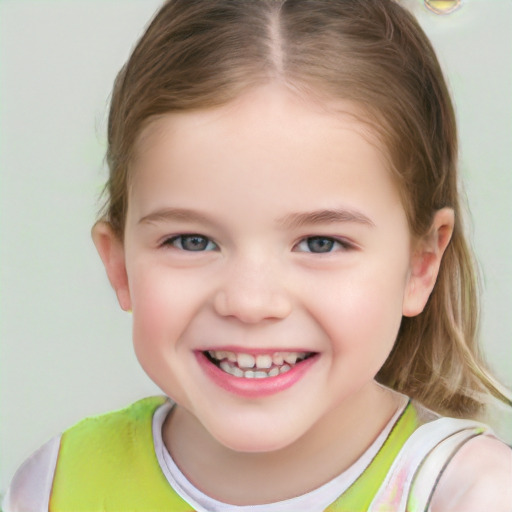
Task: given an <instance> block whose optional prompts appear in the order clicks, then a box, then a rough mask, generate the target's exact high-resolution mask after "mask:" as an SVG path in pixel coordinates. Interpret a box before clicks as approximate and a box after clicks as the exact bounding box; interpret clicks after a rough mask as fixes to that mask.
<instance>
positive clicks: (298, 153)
mask: <svg viewBox="0 0 512 512" xmlns="http://www.w3.org/2000/svg"><path fill="white" fill-rule="evenodd" d="M365 119H366V117H365V116H364V115H363V114H362V112H361V111H360V110H359V109H358V108H356V106H355V105H353V104H351V103H350V102H342V101H337V102H329V103H327V102H322V101H317V100H314V99H311V98H307V99H305V98H302V97H300V96H298V95H296V94H292V93H290V92H289V91H288V90H285V89H283V88H279V87H262V88H259V89H257V90H255V91H251V92H250V93H248V94H246V95H244V96H242V97H240V98H238V99H237V100H235V101H233V102H231V103H229V104H227V105H224V106H222V107H218V108H214V109H208V110H197V111H188V112H183V113H172V114H167V115H164V116H161V117H159V118H157V119H155V120H153V121H152V122H151V123H150V124H149V125H148V126H147V127H146V128H145V129H144V130H143V131H142V133H141V135H140V137H139V139H138V141H137V147H136V156H135V159H134V162H133V166H132V172H133V175H132V178H131V185H132V186H131V187H130V189H131V190H130V192H131V195H132V196H133V195H134V194H135V195H137V196H139V197H142V196H144V197H146V196H148V195H149V194H155V193H156V194H157V195H158V194H159V193H162V194H163V193H164V189H165V187H161V189H160V190H157V187H156V185H155V184H156V181H159V182H160V183H161V184H163V181H165V182H166V183H168V184H169V189H170V188H171V186H172V184H174V185H175V186H178V185H180V186H183V187H185V189H183V193H185V190H186V189H187V187H189V188H190V189H191V193H192V188H193V187H194V186H195V185H199V184H201V183H204V182H205V180H206V181H207V180H212V182H215V185H223V186H225V187H228V188H232V189H234V188H235V186H236V187H238V189H237V193H238V194H240V193H241V191H243V190H245V192H244V195H247V194H252V193H256V191H258V190H260V189H262V187H263V185H264V184H265V185H266V189H267V190H266V193H268V192H269V191H272V190H273V191H274V193H281V194H284V192H285V191H286V192H288V191H289V189H290V182H291V181H294V183H298V184H300V183H302V184H304V186H306V185H307V187H309V190H305V189H304V190H303V191H302V194H303V195H304V193H312V192H313V190H318V192H319V193H321V191H322V190H324V189H325V186H326V184H327V183H330V184H331V185H334V184H336V186H337V188H338V191H340V192H341V191H343V190H350V189H353V188H357V185H358V184H359V185H360V184H361V183H363V182H364V180H365V179H368V178H371V179H373V180H374V181H375V180H377V181H379V180H380V181H382V183H385V184H386V187H385V191H386V192H387V193H391V194H393V195H396V194H395V192H396V191H395V190H394V186H393V185H392V183H391V178H390V173H389V172H388V167H389V166H388V159H387V154H386V151H385V150H384V148H383V146H382V144H381V143H380V141H379V139H378V137H377V136H376V133H375V131H374V130H373V129H372V127H371V126H370V124H369V123H368V122H367V121H365ZM157 176H158V180H157ZM358 182H361V183H358ZM359 188H360V187H359ZM213 191H214V188H212V193H213ZM262 199H263V197H262ZM130 200H133V197H131V199H130Z"/></svg>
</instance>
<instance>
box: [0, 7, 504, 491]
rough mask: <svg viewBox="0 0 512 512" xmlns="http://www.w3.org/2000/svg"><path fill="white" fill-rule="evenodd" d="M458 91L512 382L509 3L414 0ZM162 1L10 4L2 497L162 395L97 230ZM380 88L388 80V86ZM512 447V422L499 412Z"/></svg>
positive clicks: (497, 328) (494, 308) (2, 158)
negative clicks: (131, 61) (77, 428)
mask: <svg viewBox="0 0 512 512" xmlns="http://www.w3.org/2000/svg"><path fill="white" fill-rule="evenodd" d="M404 3H406V4H408V5H410V6H411V8H412V9H413V10H414V11H415V12H416V13H417V15H418V16H419V18H420V21H421V23H422V25H423V26H424V28H425V30H426V31H427V33H428V34H429V35H430V37H431V38H432V40H433V42H434V44H435V46H436V48H437V49H438V52H439V53H440V58H441V61H442V64H443V66H444V68H445V70H446V73H447V75H448V79H449V82H450V85H451V88H452V90H453V91H454V95H455V103H456V107H457V114H458V118H459V122H460V135H461V150H462V153H461V168H462V171H463V176H464V181H465V184H466V190H467V195H468V197H469V203H470V204H471V211H472V227H471V232H472V233H473V234H474V237H473V240H474V245H475V248H476V252H477V254H478V258H479V261H480V263H481V266H482V269H483V277H484V284H485V293H484V306H485V316H484V319H483V340H484V347H485V351H486V353H487V354H488V357H489V360H490V361H491V362H492V364H493V366H494V367H495V369H496V371H497V373H498V374H499V375H500V376H501V378H502V379H503V380H504V381H505V382H506V383H507V384H508V385H509V386H510V385H511V384H512V376H511V373H512V372H511V370H512V348H511V346H512V308H511V306H512V301H511V289H512V258H511V257H510V253H511V248H512V243H511V238H512V228H511V221H512V170H511V169H512V0H466V1H465V2H464V6H463V8H462V9H461V10H460V11H458V12H457V13H454V14H452V15H449V16H446V17H440V16H436V15H434V14H432V13H429V12H427V11H426V10H425V9H424V8H423V6H422V2H421V0H405V1H404ZM159 4H160V1H159V0H97V1H94V0H61V1H58V0H54V1H49V0H0V20H1V21H0V52H1V53H0V73H1V76H0V109H1V110H0V113H1V125H0V173H1V174H0V180H1V181H0V187H1V190H0V194H1V195H0V222H1V224H0V229H1V232H0V263H1V266H0V279H1V281H0V286H1V288H0V314H1V323H0V329H1V331H0V336H1V354H0V356H1V367H0V368H1V381H0V385H1V388H0V393H1V396H0V398H1V402H0V407H1V408H0V421H1V431H0V450H1V452H0V456H1V466H0V470H1V473H0V492H1V491H4V490H5V488H6V486H7V482H8V481H9V479H10V478H11V476H12V474H13V472H14V470H15V468H16V467H17V466H18V465H19V463H20V462H21V461H22V460H23V459H24V458H25V457H27V456H28V455H29V454H30V453H31V452H32V451H33V450H35V449H36V448H37V447H38V446H40V445H41V444H42V443H43V442H45V441H46V440H47V439H48V438H50V437H51V436H53V435H54V434H56V433H58V432H59V431H61V430H62V429H64V428H65V427H66V426H69V425H70V424H72V423H74V422H76V421H77V420H79V419H80V418H82V417H84V416H85V415H89V414H95V413H99V412H103V411H106V410H109V409H113V408H117V407H120V406H123V405H125V404H127V403H129V402H131V401H133V400H135V399H137V398H138V397H141V396H145V395H148V394H153V393H158V390H157V388H156V386H154V385H153V384H152V383H151V382H150V381H149V379H148V378H147V377H146V376H145V374H144V373H143V372H142V370H141V369H140V368H139V366H138V364H137V362H136V359H135V356H134V355H133V353H132V349H131V342H130V316H129V315H128V314H126V313H122V312H121V311H120V310H119V308H118V307H117V304H116V301H115V297H114V294H113V293H112V292H111V290H110V288H109V285H108V283H107V280H106V277H105V276H104V273H103V268H102V266H101V263H100V260H99V258H98V257H97V255H96V253H95V250H94V248H93V245H92V242H91V240H90V236H89V230H90V227H91V225H92V223H93V221H94V219H95V213H96V210H97V206H98V205H97V202H96V198H97V196H98V193H99V191H100V189H101V185H102V183H103V181H104V179H105V169H104V166H103V155H104V151H105V125H106V110H107V102H108V96H109V93H110V88H111V85H112V82H113V79H114V76H115V74H116V72H117V70H118V69H119V68H120V66H121V65H122V63H123V62H124V61H125V59H126V58H127V56H128V53H129V50H130V48H131V46H132V44H133V43H134V42H135V40H136V37H137V36H138V35H140V34H141V31H142V29H143V27H144V25H145V24H146V22H147V20H148V19H149V17H150V16H151V15H152V13H153V12H154V10H155V9H156V7H157V6H158V5H159ZM383 86H384V84H383ZM497 417H498V420H499V421H498V423H499V424H498V429H499V431H500V432H501V433H502V435H503V436H505V437H506V438H507V439H508V441H509V442H512V427H511V424H512V415H511V414H510V413H501V414H499V415H498V416H497Z"/></svg>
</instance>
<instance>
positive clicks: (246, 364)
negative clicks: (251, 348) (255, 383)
mask: <svg viewBox="0 0 512 512" xmlns="http://www.w3.org/2000/svg"><path fill="white" fill-rule="evenodd" d="M237 362H238V366H239V367H240V368H254V365H255V364H256V359H255V358H254V356H251V354H238V357H237Z"/></svg>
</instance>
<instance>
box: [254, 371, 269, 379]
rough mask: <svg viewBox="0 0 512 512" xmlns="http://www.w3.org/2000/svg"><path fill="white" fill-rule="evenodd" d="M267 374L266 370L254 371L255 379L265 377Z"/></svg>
mask: <svg viewBox="0 0 512 512" xmlns="http://www.w3.org/2000/svg"><path fill="white" fill-rule="evenodd" d="M267 377H268V374H267V373H266V372H254V378H255V379H266V378H267Z"/></svg>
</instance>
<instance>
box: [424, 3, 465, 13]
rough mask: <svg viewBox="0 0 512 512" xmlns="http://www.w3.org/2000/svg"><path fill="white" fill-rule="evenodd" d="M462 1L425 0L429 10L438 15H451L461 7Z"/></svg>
mask: <svg viewBox="0 0 512 512" xmlns="http://www.w3.org/2000/svg"><path fill="white" fill-rule="evenodd" d="M461 3H462V0H425V5H426V6H427V8H428V9H430V10H431V11H432V12H435V13H436V14H450V13H451V12H453V11H455V10H456V9H458V8H459V7H460V6H461Z"/></svg>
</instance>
